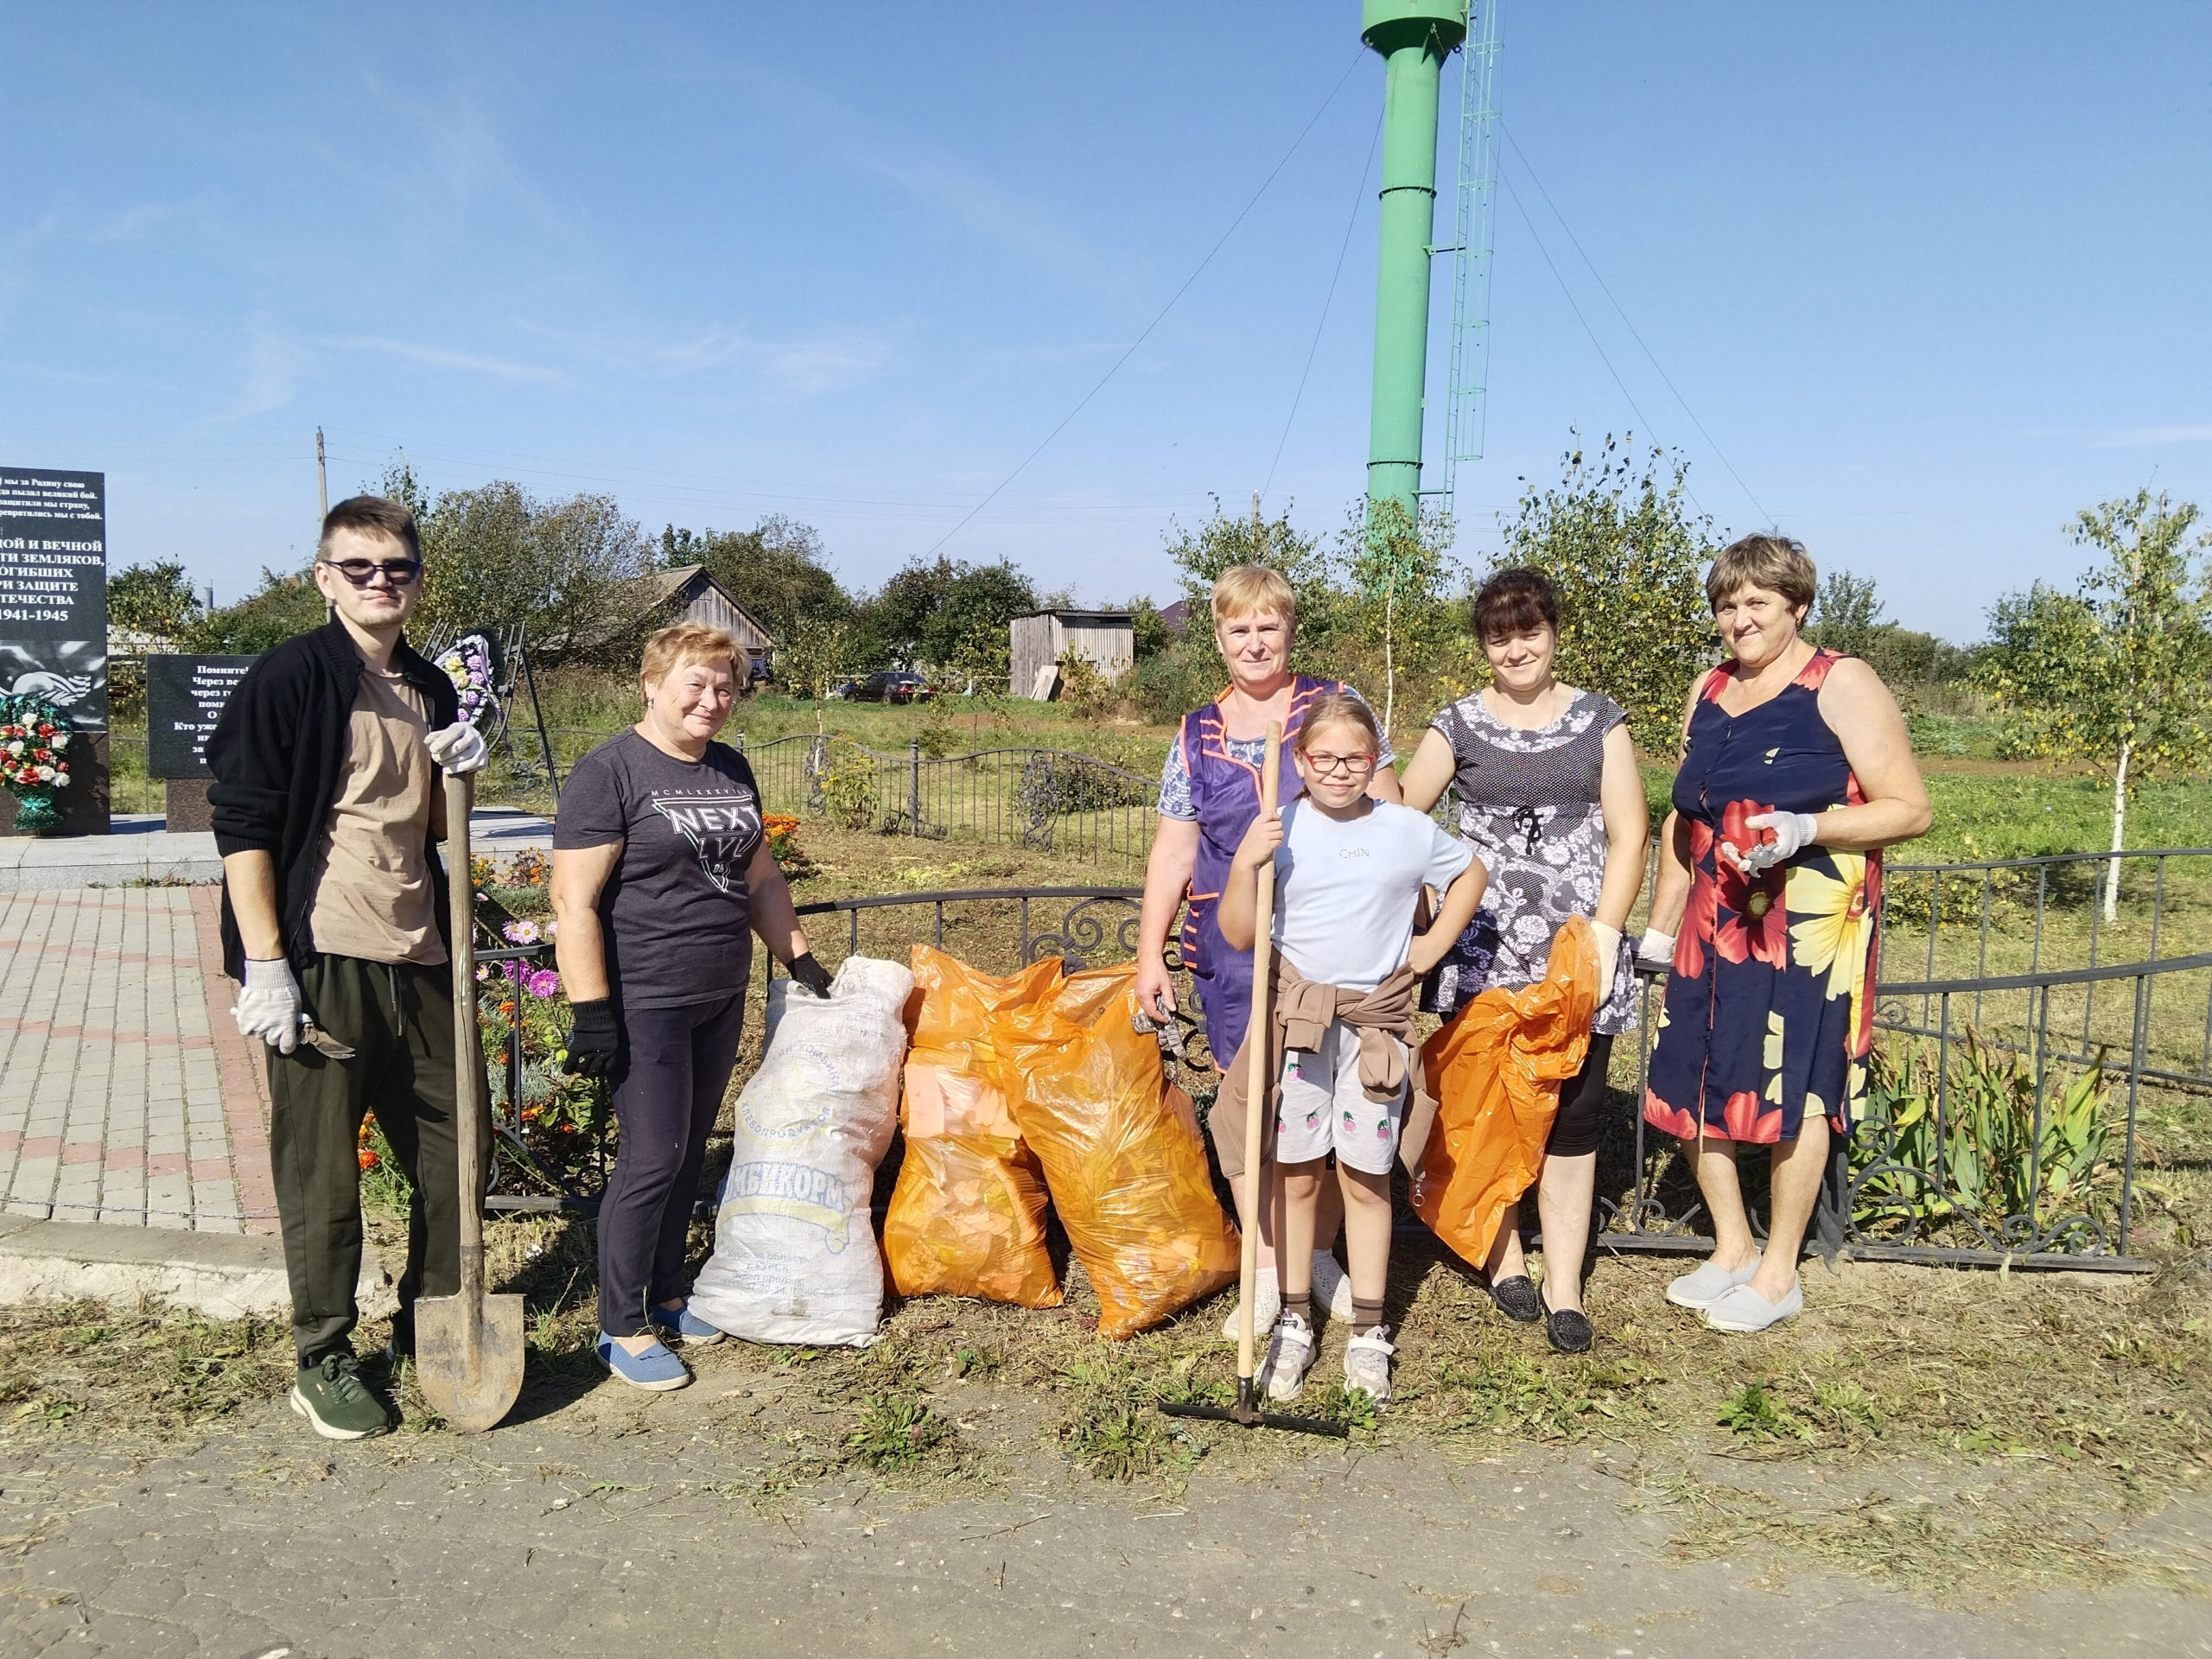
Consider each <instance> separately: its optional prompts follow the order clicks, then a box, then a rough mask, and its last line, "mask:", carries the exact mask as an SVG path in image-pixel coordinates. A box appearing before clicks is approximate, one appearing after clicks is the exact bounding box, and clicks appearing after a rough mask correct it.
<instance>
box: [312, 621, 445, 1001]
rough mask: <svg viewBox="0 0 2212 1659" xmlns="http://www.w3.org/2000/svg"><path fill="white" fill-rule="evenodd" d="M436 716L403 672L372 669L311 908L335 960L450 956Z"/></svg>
mask: <svg viewBox="0 0 2212 1659" xmlns="http://www.w3.org/2000/svg"><path fill="white" fill-rule="evenodd" d="M429 713H430V711H429V704H428V703H427V702H425V701H424V700H423V694H422V693H421V692H419V691H417V690H415V688H414V687H412V686H410V685H409V684H408V683H407V682H406V680H405V679H404V677H401V676H400V675H399V674H397V673H396V672H395V673H390V674H379V673H378V672H377V671H376V670H374V669H372V668H370V667H368V666H367V665H366V664H364V665H363V667H362V669H361V688H360V690H359V691H358V692H357V693H356V694H355V695H354V698H353V715H352V716H351V717H350V719H349V720H348V721H347V723H346V771H345V775H344V777H343V778H341V779H340V782H339V785H338V798H337V799H336V800H335V801H334V802H333V803H331V807H330V822H329V823H328V825H327V827H326V828H325V829H324V831H323V842H322V851H321V855H320V857H319V859H318V861H317V864H316V869H315V904H314V906H313V907H312V908H311V909H310V910H309V911H308V937H309V938H312V939H313V940H314V941H315V949H316V950H320V951H321V952H322V953H323V954H324V955H325V956H332V957H359V959H361V960H362V961H364V962H411V963H420V964H422V965H423V966H424V967H435V965H436V964H438V963H442V962H443V961H444V960H445V959H446V946H445V941H444V940H443V939H442V938H439V937H438V925H437V896H436V892H435V888H433V887H432V886H431V885H430V860H429V852H428V847H429V835H430V798H431V790H432V787H433V785H432V768H431V765H430V752H429V749H427V748H426V747H423V739H424V738H425V737H427V736H428V735H429V729H430V722H429Z"/></svg>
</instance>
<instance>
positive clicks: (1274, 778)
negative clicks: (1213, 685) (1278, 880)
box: [1236, 720, 1282, 1393]
mask: <svg viewBox="0 0 2212 1659" xmlns="http://www.w3.org/2000/svg"><path fill="white" fill-rule="evenodd" d="M1281 781H1282V722H1281V721H1274V720H1271V721H1268V749H1267V760H1266V763H1265V764H1264V765H1263V766H1262V768H1261V772H1260V810H1261V811H1262V812H1264V813H1266V814H1268V816H1269V817H1273V816H1274V811H1275V806H1276V801H1275V796H1276V793H1277V791H1278V787H1279V785H1281ZM1259 881H1260V890H1259V893H1258V894H1257V896H1256V902H1255V907H1254V912H1253V922H1252V1018H1251V1023H1250V1024H1249V1025H1248V1026H1246V1027H1245V1028H1244V1054H1245V1061H1244V1065H1245V1083H1244V1175H1243V1181H1244V1220H1245V1226H1244V1250H1243V1258H1242V1259H1241V1261H1240V1262H1238V1265H1237V1281H1238V1282H1237V1305H1236V1378H1237V1381H1238V1382H1239V1383H1249V1382H1250V1381H1251V1379H1252V1376H1253V1375H1254V1373H1255V1371H1256V1370H1258V1359H1257V1357H1256V1350H1257V1348H1258V1346H1259V1342H1258V1335H1257V1332H1256V1331H1255V1328H1254V1321H1255V1318H1256V1317H1257V1316H1256V1315H1255V1313H1254V1312H1253V1308H1252V1304H1253V1301H1254V1300H1255V1298H1254V1293H1255V1290H1256V1289H1257V1287H1258V1284H1259V1276H1260V1225H1261V1217H1262V1210H1261V1207H1260V1206H1261V1205H1262V1202H1263V1201H1264V1193H1265V1191H1266V1188H1265V1184H1264V1183H1263V1182H1262V1180H1261V1179H1260V1168H1261V1163H1262V1158H1261V1147H1260V1136H1261V1135H1262V1132H1263V1129H1264V1126H1265V1125H1266V1122H1267V1116H1268V981H1269V979H1270V977H1271V976H1270V974H1269V972H1268V970H1269V969H1271V968H1272V967H1273V966H1274V962H1273V957H1274V946H1273V944H1271V942H1270V938H1269V936H1270V935H1271V934H1273V933H1274V925H1275V861H1274V860H1273V859H1272V858H1270V859H1268V861H1266V862H1265V863H1263V864H1262V865H1261V866H1260V868H1259ZM1278 1243H1280V1241H1278ZM1275 1271H1276V1272H1277V1273H1278V1274H1280V1273H1281V1271H1282V1269H1281V1266H1280V1264H1278V1266H1277V1267H1276V1269H1275ZM1239 1392H1240V1393H1243V1392H1244V1390H1242V1389H1240V1390H1239Z"/></svg>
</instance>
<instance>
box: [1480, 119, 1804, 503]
mask: <svg viewBox="0 0 2212 1659" xmlns="http://www.w3.org/2000/svg"><path fill="white" fill-rule="evenodd" d="M1497 129H1498V130H1499V131H1500V132H1503V133H1504V134H1505V142H1506V143H1509V144H1511V145H1512V146H1513V154H1514V155H1515V156H1516V157H1517V158H1518V159H1519V161H1520V162H1521V166H1522V170H1523V171H1525V172H1526V173H1527V174H1528V175H1529V183H1531V184H1533V185H1535V187H1536V192H1537V194H1539V195H1541V196H1542V197H1543V199H1544V206H1545V207H1548V208H1550V209H1551V210H1552V217H1553V218H1554V219H1557V220H1558V221H1559V227H1560V229H1561V230H1562V231H1565V232H1567V240H1568V241H1570V242H1572V243H1573V244H1574V251H1575V252H1577V253H1579V254H1581V256H1582V263H1583V264H1584V265H1586V267H1588V269H1589V271H1590V275H1591V276H1592V278H1594V279H1595V280H1596V282H1597V284H1598V289H1599V292H1600V293H1602V294H1603V295H1604V296H1605V299H1606V301H1607V302H1608V303H1609V304H1611V306H1612V308H1613V312H1614V315H1617V316H1618V317H1619V318H1620V320H1621V323H1622V325H1623V327H1626V328H1627V330H1628V332H1629V336H1630V339H1632V340H1635V341H1636V343H1637V346H1639V347H1640V348H1641V349H1642V350H1643V355H1644V356H1645V357H1646V358H1647V359H1649V360H1650V364H1651V366H1652V367H1653V368H1654V369H1656V370H1657V371H1658V372H1659V378H1661V379H1662V380H1664V381H1665V382H1666V383H1667V390H1668V391H1671V392H1673V393H1674V394H1675V402H1676V403H1678V404H1681V406H1682V413H1683V414H1685V415H1687V416H1689V417H1690V424H1691V425H1692V426H1694V427H1695V428H1697V430H1698V435H1699V436H1700V437H1701V438H1703V439H1704V440H1705V442H1706V445H1707V448H1710V449H1711V450H1712V451H1713V455H1714V457H1715V458H1716V459H1718V460H1719V462H1720V464H1721V465H1722V466H1723V467H1726V468H1727V469H1728V476H1729V477H1731V478H1732V479H1734V480H1736V487H1737V488H1738V489H1739V490H1741V491H1743V493H1744V499H1745V500H1747V501H1749V502H1750V503H1751V505H1752V507H1753V508H1754V509H1755V510H1756V511H1757V512H1758V515H1759V517H1760V518H1764V519H1765V520H1766V521H1767V522H1768V523H1769V524H1772V523H1773V522H1774V519H1773V517H1772V515H1771V514H1770V513H1769V512H1767V510H1766V509H1765V508H1764V507H1763V506H1760V505H1759V499H1758V497H1757V496H1756V495H1753V494H1752V493H1751V486H1750V485H1748V484H1746V483H1745V482H1744V475H1743V474H1741V473H1739V472H1738V471H1737V470H1736V466H1735V463H1734V462H1733V461H1730V460H1729V459H1728V456H1727V454H1726V452H1725V451H1723V450H1722V448H1720V446H1719V444H1718V443H1716V442H1713V434H1712V433H1710V432H1708V431H1707V430H1706V429H1705V423H1704V422H1703V421H1700V419H1698V417H1697V411H1696V410H1694V409H1692V408H1691V407H1690V402H1689V399H1688V398H1687V397H1683V396H1682V393H1681V387H1679V386H1677V385H1675V380H1674V377H1673V376H1672V375H1670V374H1669V373H1668V372H1667V370H1666V367H1665V365H1662V363H1661V362H1660V361H1659V359H1658V355H1657V354H1656V353H1654V352H1653V351H1652V349H1651V347H1650V346H1647V345H1645V344H1644V342H1643V335H1642V334H1638V333H1637V327H1636V325H1635V324H1634V323H1633V322H1630V321H1629V315H1628V313H1627V311H1626V310H1624V308H1622V305H1621V302H1619V301H1618V300H1617V299H1614V298H1613V290H1612V289H1611V288H1608V287H1607V286H1606V285H1605V277H1603V276H1601V275H1600V274H1599V270H1598V265H1597V262H1596V261H1595V260H1593V259H1592V258H1591V257H1590V256H1589V254H1588V253H1587V252H1586V251H1585V250H1584V248H1583V246H1582V238H1580V237H1578V236H1577V235H1575V233H1574V226H1572V225H1570V224H1568V223H1567V215H1566V214H1565V213H1561V212H1560V210H1559V204H1558V203H1557V202H1555V201H1554V200H1552V193H1551V192H1550V191H1548V190H1547V189H1545V188H1544V181H1542V180H1541V179H1540V178H1538V177H1537V176H1536V169H1535V168H1534V167H1533V166H1531V165H1530V164H1529V152H1528V151H1527V150H1525V149H1522V148H1521V143H1520V141H1519V140H1518V139H1516V137H1514V136H1513V134H1512V131H1511V130H1510V129H1509V128H1508V127H1507V126H1506V124H1505V119H1504V118H1503V116H1501V117H1499V118H1498V123H1497Z"/></svg>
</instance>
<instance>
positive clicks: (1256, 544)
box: [1252, 490, 1268, 564]
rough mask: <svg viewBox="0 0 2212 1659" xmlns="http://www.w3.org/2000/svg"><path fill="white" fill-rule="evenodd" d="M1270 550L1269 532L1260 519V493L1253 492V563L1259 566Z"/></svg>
mask: <svg viewBox="0 0 2212 1659" xmlns="http://www.w3.org/2000/svg"><path fill="white" fill-rule="evenodd" d="M1267 550H1268V530H1267V526H1266V524H1263V523H1262V522H1261V518H1260V493H1259V492H1258V491H1257V490H1255V491H1253V492H1252V563H1255V564H1257V563H1260V562H1261V556H1262V555H1263V554H1265V553H1266V552H1267Z"/></svg>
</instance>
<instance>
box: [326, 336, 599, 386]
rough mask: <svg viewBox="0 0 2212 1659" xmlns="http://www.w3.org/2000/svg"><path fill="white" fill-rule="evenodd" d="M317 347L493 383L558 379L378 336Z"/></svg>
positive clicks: (531, 367)
mask: <svg viewBox="0 0 2212 1659" xmlns="http://www.w3.org/2000/svg"><path fill="white" fill-rule="evenodd" d="M320 343H321V344H322V345H324V346H328V347H329V348H330V349H332V350H333V351H340V352H374V353H380V354H382V355H384V356H386V357H396V358H399V359H402V360H403V361H405V362H409V363H420V364H422V365H423V366H424V367H425V368H432V369H456V370H459V371H461V372H463V373H467V374H484V375H489V376H491V377H492V378H493V379H496V380H535V381H539V382H542V383H543V384H546V385H555V384H557V383H558V382H559V381H560V379H561V376H560V375H559V373H557V372H556V371H554V370H552V369H548V368H542V367H540V366H538V365H536V364H532V363H517V362H514V361H512V360H511V359H507V358H504V357H486V356H485V355H484V354H483V353H480V352H455V351H449V350H448V349H447V348H446V347H444V346H417V345H415V344H414V343H412V342H411V341H409V340H388V339H386V338H385V337H384V336H382V335H380V334H343V335H338V336H334V337H333V338H331V339H327V340H322V341H321V342H320Z"/></svg>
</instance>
